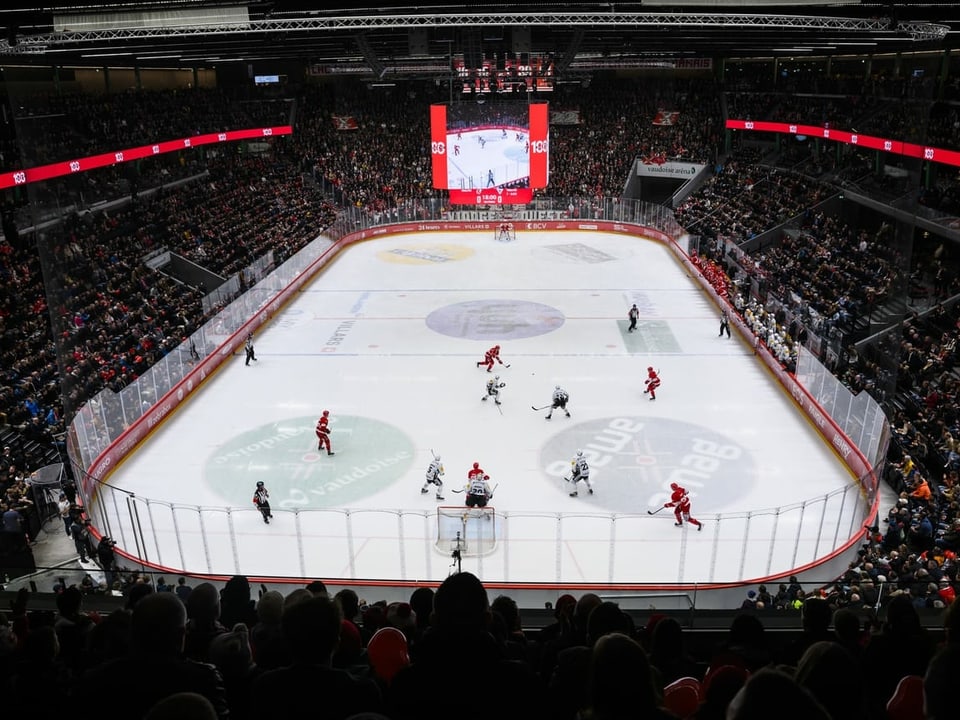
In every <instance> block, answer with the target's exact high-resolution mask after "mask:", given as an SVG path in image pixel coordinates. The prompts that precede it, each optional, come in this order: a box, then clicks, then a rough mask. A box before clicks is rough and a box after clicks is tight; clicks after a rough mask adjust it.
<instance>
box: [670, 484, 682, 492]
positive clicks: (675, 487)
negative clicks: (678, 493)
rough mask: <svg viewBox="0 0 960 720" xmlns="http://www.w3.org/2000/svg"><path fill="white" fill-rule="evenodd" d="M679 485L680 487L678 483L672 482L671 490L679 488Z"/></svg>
mask: <svg viewBox="0 0 960 720" xmlns="http://www.w3.org/2000/svg"><path fill="white" fill-rule="evenodd" d="M679 487H680V486H679V485H677V484H676V483H670V489H671V490H676V489H677V488H679Z"/></svg>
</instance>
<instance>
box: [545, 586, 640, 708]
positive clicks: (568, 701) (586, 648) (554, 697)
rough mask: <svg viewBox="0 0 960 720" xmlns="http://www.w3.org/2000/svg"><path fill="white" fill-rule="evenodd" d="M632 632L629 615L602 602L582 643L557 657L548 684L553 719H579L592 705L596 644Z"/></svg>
mask: <svg viewBox="0 0 960 720" xmlns="http://www.w3.org/2000/svg"><path fill="white" fill-rule="evenodd" d="M629 632H630V624H629V622H628V620H627V616H626V615H625V614H624V612H623V611H622V610H621V609H620V606H619V605H617V603H615V602H612V601H609V600H608V601H602V602H601V603H600V604H599V605H597V606H596V607H594V608H593V610H592V611H591V612H590V616H589V617H588V618H587V624H586V634H585V635H584V638H583V642H582V644H574V645H571V646H570V647H566V648H564V649H563V650H561V651H560V653H559V654H558V655H557V663H556V666H555V667H554V670H553V673H552V675H551V676H550V678H549V682H548V685H547V688H548V691H549V698H548V703H549V707H550V708H551V713H550V714H551V717H553V718H557V719H558V720H559V719H561V718H563V719H572V718H576V716H577V713H579V712H581V711H582V710H583V709H584V708H585V707H586V706H587V704H588V702H589V690H588V675H589V668H590V660H591V657H592V651H593V647H594V645H595V644H596V642H597V641H598V640H599V639H600V638H601V637H603V636H605V635H608V634H609V633H620V634H623V635H629ZM651 672H652V671H651ZM654 682H655V684H656V683H657V682H658V681H654ZM658 689H659V688H658Z"/></svg>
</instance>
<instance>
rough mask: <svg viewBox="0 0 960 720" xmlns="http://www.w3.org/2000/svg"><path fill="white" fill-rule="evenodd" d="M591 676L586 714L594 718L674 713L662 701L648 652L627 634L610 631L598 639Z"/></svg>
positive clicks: (661, 717) (652, 718) (655, 717)
mask: <svg viewBox="0 0 960 720" xmlns="http://www.w3.org/2000/svg"><path fill="white" fill-rule="evenodd" d="M587 677H588V681H587V698H588V703H589V705H588V708H587V713H586V717H590V718H591V720H617V719H618V718H626V717H635V718H645V719H648V720H668V719H669V718H673V717H674V716H673V714H672V713H670V712H667V711H666V710H665V709H664V708H663V707H662V705H661V701H660V694H659V693H658V692H657V688H656V684H655V681H654V671H653V669H652V668H651V666H650V661H649V660H648V659H647V654H646V653H645V652H644V651H643V648H642V647H641V646H640V643H638V642H637V641H636V640H634V639H632V638H630V637H628V636H627V635H624V634H622V633H616V632H614V633H608V634H606V635H604V636H602V637H601V638H599V639H598V640H597V641H596V643H595V644H594V646H593V651H592V654H591V658H590V665H589V670H588V675H587Z"/></svg>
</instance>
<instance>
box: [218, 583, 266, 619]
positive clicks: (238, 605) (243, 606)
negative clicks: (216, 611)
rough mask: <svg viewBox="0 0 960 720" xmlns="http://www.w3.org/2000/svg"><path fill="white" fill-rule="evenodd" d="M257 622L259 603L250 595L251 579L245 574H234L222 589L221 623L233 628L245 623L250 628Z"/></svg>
mask: <svg viewBox="0 0 960 720" xmlns="http://www.w3.org/2000/svg"><path fill="white" fill-rule="evenodd" d="M256 622H257V604H256V602H254V600H253V599H252V598H251V597H250V581H249V580H247V578H246V577H245V576H243V575H234V576H233V577H231V578H230V579H229V580H227V582H226V583H225V584H224V586H223V589H222V590H221V591H220V623H221V624H222V625H223V626H224V627H227V628H232V627H233V626H234V625H236V624H237V623H243V624H244V625H246V626H247V627H248V628H251V627H253V626H254V625H255V624H256Z"/></svg>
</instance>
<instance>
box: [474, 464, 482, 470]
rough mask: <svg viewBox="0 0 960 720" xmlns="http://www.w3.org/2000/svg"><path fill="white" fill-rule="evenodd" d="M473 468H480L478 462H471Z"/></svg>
mask: <svg viewBox="0 0 960 720" xmlns="http://www.w3.org/2000/svg"><path fill="white" fill-rule="evenodd" d="M473 469H474V470H479V469H480V463H478V462H475V463H474V464H473Z"/></svg>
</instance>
